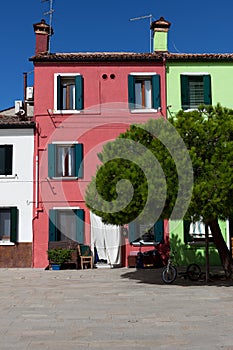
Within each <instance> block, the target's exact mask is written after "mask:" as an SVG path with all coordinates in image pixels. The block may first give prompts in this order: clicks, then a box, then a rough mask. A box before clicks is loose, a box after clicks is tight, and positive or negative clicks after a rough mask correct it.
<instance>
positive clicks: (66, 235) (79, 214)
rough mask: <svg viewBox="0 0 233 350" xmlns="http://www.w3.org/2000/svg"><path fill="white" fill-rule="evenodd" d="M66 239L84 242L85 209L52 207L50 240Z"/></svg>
mask: <svg viewBox="0 0 233 350" xmlns="http://www.w3.org/2000/svg"><path fill="white" fill-rule="evenodd" d="M65 240H73V241H76V242H79V243H83V242H84V210H82V209H70V208H68V209H62V208H61V209H50V211H49V242H57V241H65Z"/></svg>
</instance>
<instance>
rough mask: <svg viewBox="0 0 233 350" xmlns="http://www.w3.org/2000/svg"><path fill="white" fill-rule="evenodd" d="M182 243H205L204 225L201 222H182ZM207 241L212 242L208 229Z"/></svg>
mask: <svg viewBox="0 0 233 350" xmlns="http://www.w3.org/2000/svg"><path fill="white" fill-rule="evenodd" d="M183 226H184V241H185V243H195V242H204V241H205V225H204V223H203V222H202V221H196V222H191V221H184V224H183ZM208 234H209V240H210V241H213V237H212V234H211V231H210V228H208Z"/></svg>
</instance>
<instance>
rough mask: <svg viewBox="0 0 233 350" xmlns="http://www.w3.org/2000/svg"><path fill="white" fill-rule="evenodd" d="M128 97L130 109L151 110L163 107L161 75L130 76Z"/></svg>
mask: <svg viewBox="0 0 233 350" xmlns="http://www.w3.org/2000/svg"><path fill="white" fill-rule="evenodd" d="M128 95H129V96H128V97H129V107H130V109H140V110H145V111H150V110H151V109H158V108H160V107H161V101H160V75H158V74H155V75H151V76H149V75H148V76H147V75H145V76H143V75H142V76H140V75H133V74H130V75H129V76H128Z"/></svg>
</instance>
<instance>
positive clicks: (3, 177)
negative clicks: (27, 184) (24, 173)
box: [0, 175, 17, 180]
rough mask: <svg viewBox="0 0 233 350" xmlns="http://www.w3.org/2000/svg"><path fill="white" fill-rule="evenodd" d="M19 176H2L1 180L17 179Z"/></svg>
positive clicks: (0, 176)
mask: <svg viewBox="0 0 233 350" xmlns="http://www.w3.org/2000/svg"><path fill="white" fill-rule="evenodd" d="M16 178H17V175H0V180H1V179H16Z"/></svg>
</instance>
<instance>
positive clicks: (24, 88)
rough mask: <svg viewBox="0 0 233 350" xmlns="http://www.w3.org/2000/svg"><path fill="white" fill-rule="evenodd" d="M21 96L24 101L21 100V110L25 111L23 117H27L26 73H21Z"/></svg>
mask: <svg viewBox="0 0 233 350" xmlns="http://www.w3.org/2000/svg"><path fill="white" fill-rule="evenodd" d="M23 81H24V83H23V95H24V100H23V108H24V110H25V116H26V117H27V73H26V72H24V73H23Z"/></svg>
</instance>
